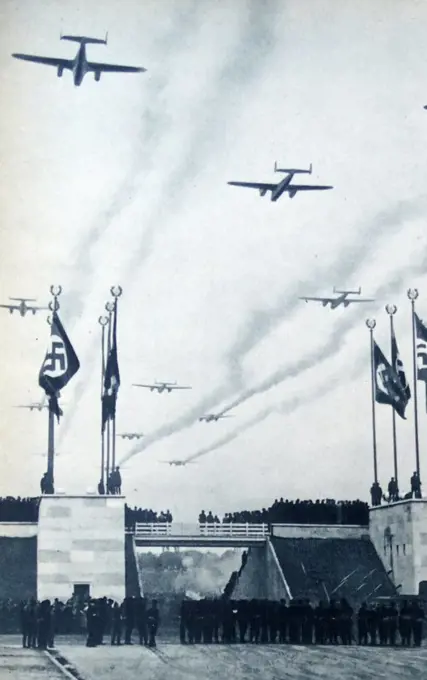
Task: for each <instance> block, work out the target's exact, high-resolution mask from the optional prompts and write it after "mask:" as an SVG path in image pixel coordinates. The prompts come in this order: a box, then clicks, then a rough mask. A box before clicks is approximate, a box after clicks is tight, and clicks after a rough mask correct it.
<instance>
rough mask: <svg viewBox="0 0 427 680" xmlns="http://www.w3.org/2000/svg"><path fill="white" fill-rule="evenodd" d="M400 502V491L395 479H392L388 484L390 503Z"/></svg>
mask: <svg viewBox="0 0 427 680" xmlns="http://www.w3.org/2000/svg"><path fill="white" fill-rule="evenodd" d="M398 500H399V489H398V487H397V482H396V480H395V478H394V477H392V478H391V479H390V481H389V483H388V502H389V503H395V502H396V501H398Z"/></svg>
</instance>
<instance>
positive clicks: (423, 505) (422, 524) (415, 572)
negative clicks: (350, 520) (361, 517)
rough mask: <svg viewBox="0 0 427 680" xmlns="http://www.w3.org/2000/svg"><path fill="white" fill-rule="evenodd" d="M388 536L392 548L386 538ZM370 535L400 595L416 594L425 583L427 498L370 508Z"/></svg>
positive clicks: (426, 570)
mask: <svg viewBox="0 0 427 680" xmlns="http://www.w3.org/2000/svg"><path fill="white" fill-rule="evenodd" d="M388 534H391V537H392V540H391V548H390V542H389V540H388V539H387V535H388ZM370 535H371V540H372V542H373V544H374V546H375V549H376V551H377V553H378V555H379V556H380V558H381V560H382V562H383V564H384V566H385V568H386V569H387V570H389V569H391V568H392V569H393V580H394V583H395V585H396V586H397V585H399V584H401V585H402V587H401V589H400V592H401V593H404V594H408V595H416V594H417V593H418V584H419V582H420V581H426V580H427V499H409V500H405V501H399V502H398V503H392V504H390V505H384V506H379V507H377V508H371V509H370Z"/></svg>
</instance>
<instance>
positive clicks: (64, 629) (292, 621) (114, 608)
mask: <svg viewBox="0 0 427 680" xmlns="http://www.w3.org/2000/svg"><path fill="white" fill-rule="evenodd" d="M177 604H179V603H177ZM8 606H9V612H10V611H11V603H9V605H8ZM13 607H14V609H15V611H16V613H17V616H18V626H19V628H20V630H21V634H22V646H23V647H27V648H39V649H46V648H53V647H54V646H55V638H56V637H57V636H59V635H77V634H80V635H83V634H85V635H86V646H88V647H96V646H98V645H102V644H105V643H106V642H107V643H110V644H111V645H121V644H122V643H123V644H125V645H130V644H133V642H139V644H140V645H145V646H148V647H155V646H156V637H157V633H158V629H159V625H160V613H159V607H158V602H157V600H156V599H153V600H152V601H151V602H149V601H148V600H147V599H145V598H142V597H126V598H125V599H124V600H123V602H121V603H119V602H115V601H113V600H111V599H107V598H106V597H103V598H97V599H93V598H87V599H86V600H82V599H81V598H71V599H70V600H69V601H68V602H66V603H62V602H60V601H58V600H55V601H54V602H53V603H51V602H50V601H49V600H43V601H42V602H37V601H36V599H35V598H31V599H29V600H28V601H26V602H21V603H19V604H14V605H13ZM176 614H178V610H176ZM173 618H174V621H175V623H174V621H165V624H166V629H168V630H171V629H170V625H171V624H172V625H174V626H176V625H177V623H178V626H179V640H180V642H181V644H212V643H218V644H220V643H222V644H233V643H240V644H244V643H252V644H276V643H279V644H286V643H289V644H307V645H311V644H315V645H325V644H332V645H337V644H342V645H351V644H358V645H388V646H395V645H400V646H404V647H411V646H415V647H419V646H421V643H422V637H423V626H424V619H425V614H424V609H423V608H422V606H421V604H420V602H419V601H418V599H417V598H413V599H407V600H402V601H401V602H400V603H397V602H395V601H393V600H389V601H387V602H386V603H385V602H380V601H377V602H375V601H373V602H371V603H369V604H366V603H362V605H361V606H360V607H358V609H357V611H356V610H355V609H353V607H352V606H351V605H350V604H349V603H348V601H346V600H345V599H341V600H331V601H330V602H318V603H317V604H316V605H313V603H311V602H310V600H308V599H296V600H292V601H291V602H290V603H286V601H285V600H280V601H275V600H257V599H252V600H233V599H230V598H229V597H227V595H226V594H225V593H224V594H223V595H222V596H219V597H210V598H203V599H199V600H195V599H188V598H185V599H184V600H182V601H181V604H180V610H179V616H178V621H177V618H175V616H174V617H173ZM175 631H176V632H175V633H173V635H174V636H175V635H176V634H177V633H178V630H177V629H176V627H175ZM2 632H11V631H10V630H7V631H3V630H2ZM134 636H135V637H134Z"/></svg>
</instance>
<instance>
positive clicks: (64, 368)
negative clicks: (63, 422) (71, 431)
mask: <svg viewBox="0 0 427 680" xmlns="http://www.w3.org/2000/svg"><path fill="white" fill-rule="evenodd" d="M79 368H80V362H79V360H78V357H77V354H76V353H75V351H74V348H73V346H72V344H71V342H70V340H69V338H68V335H67V334H66V332H65V330H64V327H63V325H62V323H61V321H60V319H59V316H58V314H57V313H56V312H54V313H53V315H52V325H51V327H50V343H49V348H48V350H47V352H46V356H45V358H44V361H43V364H42V367H41V369H40V372H39V385H40V387H41V388H42V389H44V391H45V392H46V395H47V396H48V397H49V408H50V410H51V411H53V412H54V413H55V414H56V415H57V416H58V419H59V416H60V415H61V410H60V408H59V405H58V392H59V391H60V390H61V389H62V388H63V387H65V385H67V383H68V382H69V381H70V380H71V378H72V377H73V375H75V374H76V373H77V371H78V370H79Z"/></svg>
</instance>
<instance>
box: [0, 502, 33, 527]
mask: <svg viewBox="0 0 427 680" xmlns="http://www.w3.org/2000/svg"><path fill="white" fill-rule="evenodd" d="M39 503H40V499H39V498H21V497H20V496H18V497H16V498H15V497H13V496H6V497H4V498H0V522H37V521H38V518H39Z"/></svg>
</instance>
